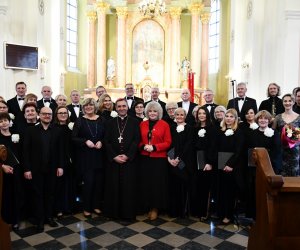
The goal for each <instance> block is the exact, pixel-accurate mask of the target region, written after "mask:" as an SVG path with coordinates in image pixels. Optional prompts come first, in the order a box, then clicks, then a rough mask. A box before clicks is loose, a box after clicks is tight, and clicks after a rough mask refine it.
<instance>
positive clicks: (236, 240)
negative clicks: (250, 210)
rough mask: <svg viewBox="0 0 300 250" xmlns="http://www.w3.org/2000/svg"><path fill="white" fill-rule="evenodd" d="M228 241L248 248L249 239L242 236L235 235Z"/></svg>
mask: <svg viewBox="0 0 300 250" xmlns="http://www.w3.org/2000/svg"><path fill="white" fill-rule="evenodd" d="M227 241H229V242H232V243H235V244H239V245H241V246H244V247H247V245H248V237H246V236H244V235H241V234H234V235H232V236H231V237H229V238H228V239H227Z"/></svg>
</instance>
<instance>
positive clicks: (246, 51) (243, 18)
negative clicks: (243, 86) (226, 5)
mask: <svg viewBox="0 0 300 250" xmlns="http://www.w3.org/2000/svg"><path fill="white" fill-rule="evenodd" d="M248 2H249V0H232V1H231V3H232V5H231V13H232V17H231V33H232V34H234V35H233V36H232V40H231V44H230V73H229V74H230V76H231V77H232V78H233V79H236V80H237V82H239V81H246V82H248V93H247V95H248V96H251V97H254V98H256V99H257V100H258V103H260V102H261V101H262V100H263V99H266V89H267V86H268V84H269V83H270V82H276V83H278V84H279V85H280V86H281V87H282V93H287V92H291V91H292V89H293V88H294V87H296V86H300V73H299V69H300V65H299V64H300V1H298V0H263V1H262V0H252V6H253V10H252V15H251V17H250V18H248V17H247V7H248ZM243 62H247V63H249V68H248V69H247V68H246V69H243V68H242V66H241V64H242V63H243Z"/></svg>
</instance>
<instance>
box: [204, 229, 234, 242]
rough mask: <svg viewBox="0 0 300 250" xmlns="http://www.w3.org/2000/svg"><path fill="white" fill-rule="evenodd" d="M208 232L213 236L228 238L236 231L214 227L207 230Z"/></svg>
mask: <svg viewBox="0 0 300 250" xmlns="http://www.w3.org/2000/svg"><path fill="white" fill-rule="evenodd" d="M207 234H210V235H212V236H216V237H218V238H221V239H223V240H226V239H227V238H229V237H230V236H232V235H233V234H234V233H232V232H229V231H226V230H224V229H220V228H213V229H212V230H211V231H209V232H207Z"/></svg>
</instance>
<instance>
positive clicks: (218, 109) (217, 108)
mask: <svg viewBox="0 0 300 250" xmlns="http://www.w3.org/2000/svg"><path fill="white" fill-rule="evenodd" d="M216 111H220V112H223V113H224V114H225V113H226V108H225V107H224V106H222V105H219V106H217V107H216V108H215V110H214V118H215V119H217V116H216Z"/></svg>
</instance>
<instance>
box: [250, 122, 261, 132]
mask: <svg viewBox="0 0 300 250" xmlns="http://www.w3.org/2000/svg"><path fill="white" fill-rule="evenodd" d="M258 127H259V126H258V124H257V123H256V122H253V123H251V124H250V126H249V128H251V129H252V130H255V129H257V128H258Z"/></svg>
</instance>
